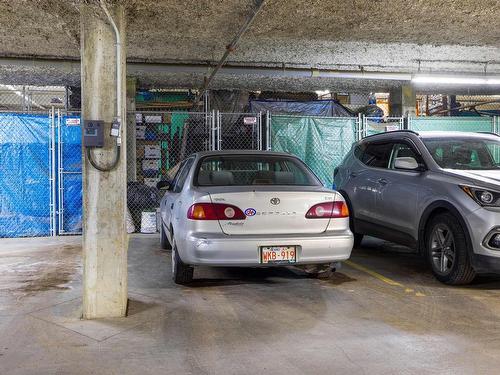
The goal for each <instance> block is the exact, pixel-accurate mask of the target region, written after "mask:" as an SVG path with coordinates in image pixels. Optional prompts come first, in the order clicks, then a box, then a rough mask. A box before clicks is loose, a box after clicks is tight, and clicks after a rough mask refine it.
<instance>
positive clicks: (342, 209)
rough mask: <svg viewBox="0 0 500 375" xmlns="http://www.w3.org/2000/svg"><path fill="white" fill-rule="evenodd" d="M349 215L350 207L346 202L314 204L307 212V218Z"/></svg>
mask: <svg viewBox="0 0 500 375" xmlns="http://www.w3.org/2000/svg"><path fill="white" fill-rule="evenodd" d="M341 217H349V209H348V208H347V204H346V203H345V202H340V201H336V202H324V203H318V204H315V205H314V206H312V207H311V208H310V209H309V211H307V213H306V219H327V218H341Z"/></svg>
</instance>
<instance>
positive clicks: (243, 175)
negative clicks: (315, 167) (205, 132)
mask: <svg viewBox="0 0 500 375" xmlns="http://www.w3.org/2000/svg"><path fill="white" fill-rule="evenodd" d="M195 178H196V179H195V184H196V185H198V186H246V185H300V186H317V185H321V184H320V182H319V180H318V179H317V178H316V177H315V176H314V175H313V174H312V173H311V172H310V171H309V170H308V168H307V167H306V166H305V165H304V164H303V163H302V162H301V161H299V160H298V159H295V158H293V157H280V156H268V155H262V156H260V155H217V156H207V157H205V158H203V159H202V160H201V162H200V164H199V166H198V170H197V173H196V177H195Z"/></svg>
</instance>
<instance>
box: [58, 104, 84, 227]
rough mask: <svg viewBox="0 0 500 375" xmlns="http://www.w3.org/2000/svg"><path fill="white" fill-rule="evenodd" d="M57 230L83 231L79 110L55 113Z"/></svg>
mask: <svg viewBox="0 0 500 375" xmlns="http://www.w3.org/2000/svg"><path fill="white" fill-rule="evenodd" d="M57 129H58V132H57V134H58V136H57V146H58V147H57V166H58V167H57V170H58V174H57V176H58V178H57V186H58V187H57V192H58V199H57V203H58V205H57V207H58V208H57V212H58V233H59V234H60V235H64V234H79V233H81V232H82V195H83V191H82V131H81V120H80V114H79V113H58V116H57Z"/></svg>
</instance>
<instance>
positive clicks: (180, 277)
mask: <svg viewBox="0 0 500 375" xmlns="http://www.w3.org/2000/svg"><path fill="white" fill-rule="evenodd" d="M193 274H194V268H193V267H192V266H190V265H188V264H185V263H184V262H183V261H182V259H181V258H180V256H179V253H178V251H177V246H176V245H175V241H174V245H173V246H172V278H173V280H174V282H175V283H176V284H180V285H186V284H189V283H190V282H192V281H193Z"/></svg>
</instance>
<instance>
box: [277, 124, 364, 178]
mask: <svg viewBox="0 0 500 375" xmlns="http://www.w3.org/2000/svg"><path fill="white" fill-rule="evenodd" d="M270 125H271V142H270V146H271V150H273V151H280V152H288V153H291V154H293V155H295V156H298V157H299V158H301V159H302V160H303V161H304V162H305V163H306V164H307V165H308V166H309V167H310V168H311V169H312V170H313V172H314V173H316V175H317V176H318V177H319V178H320V180H321V181H322V182H323V184H324V185H325V186H327V187H332V186H333V169H334V168H335V167H336V166H338V165H339V164H340V163H341V162H342V160H343V158H344V156H345V155H346V154H347V153H348V152H349V150H350V149H351V146H352V144H353V143H354V142H355V140H356V136H355V131H356V118H348V117H297V116H272V118H271V123H270Z"/></svg>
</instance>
